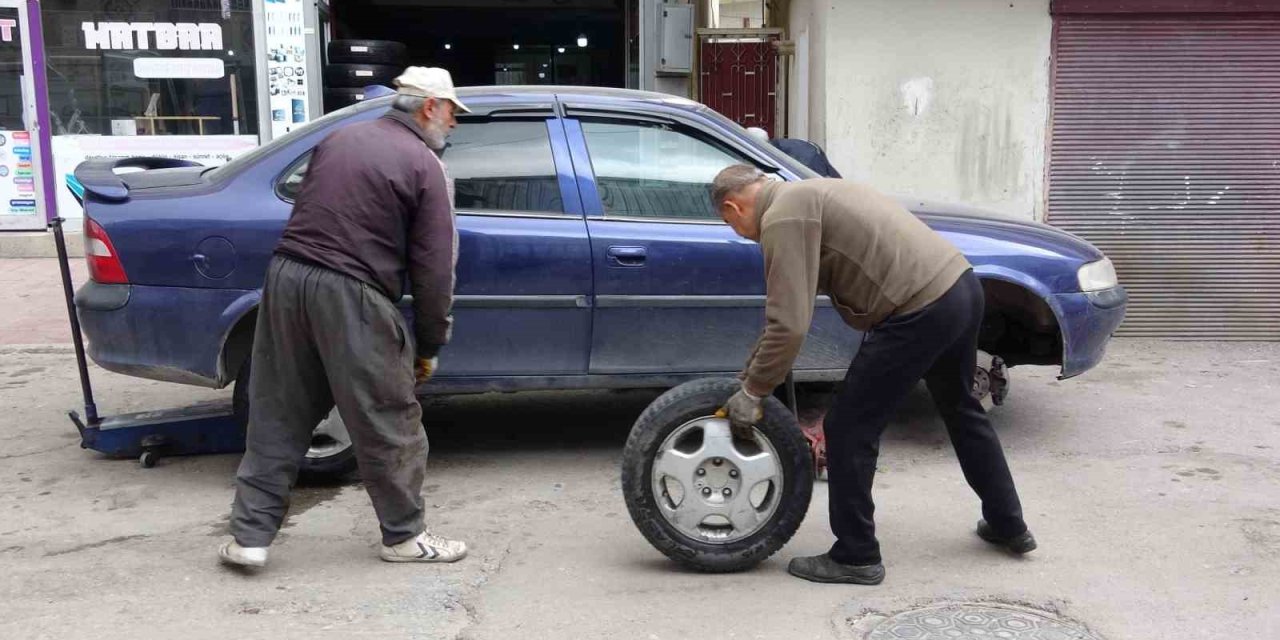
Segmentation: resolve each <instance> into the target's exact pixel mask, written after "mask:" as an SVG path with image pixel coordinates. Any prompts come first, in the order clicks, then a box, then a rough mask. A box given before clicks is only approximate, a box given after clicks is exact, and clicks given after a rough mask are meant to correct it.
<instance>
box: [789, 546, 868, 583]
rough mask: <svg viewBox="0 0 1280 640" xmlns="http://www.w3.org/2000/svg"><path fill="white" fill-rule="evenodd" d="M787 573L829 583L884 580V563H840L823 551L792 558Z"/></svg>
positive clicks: (811, 580)
mask: <svg viewBox="0 0 1280 640" xmlns="http://www.w3.org/2000/svg"><path fill="white" fill-rule="evenodd" d="M787 573H790V574H791V575H793V576H795V577H797V578H804V579H805V580H809V581H810V582H825V583H830V584H880V583H881V582H884V565H883V564H880V563H879V562H877V563H875V564H866V565H853V564H840V563H839V562H836V561H835V560H832V559H831V556H829V555H827V554H825V553H824V554H822V555H820V556H809V557H807V558H792V559H791V564H789V565H787Z"/></svg>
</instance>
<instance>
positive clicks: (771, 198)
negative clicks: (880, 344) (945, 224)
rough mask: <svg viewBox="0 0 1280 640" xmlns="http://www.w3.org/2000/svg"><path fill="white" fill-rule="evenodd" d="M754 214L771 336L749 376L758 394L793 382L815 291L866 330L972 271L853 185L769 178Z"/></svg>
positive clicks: (929, 233) (914, 221) (942, 242)
mask: <svg viewBox="0 0 1280 640" xmlns="http://www.w3.org/2000/svg"><path fill="white" fill-rule="evenodd" d="M756 211H757V212H758V213H759V215H760V216H761V219H760V230H761V231H760V246H761V248H762V249H763V250H764V268H765V281H766V286H767V287H768V301H767V302H766V304H765V318H766V326H765V329H764V334H763V335H761V336H760V340H759V341H758V342H757V343H756V347H755V349H754V350H753V351H752V353H751V359H750V360H748V361H747V367H746V370H745V371H744V372H743V380H744V384H745V386H746V389H747V391H748V392H749V393H751V394H752V395H757V396H764V395H767V394H769V393H772V392H773V389H774V388H775V387H777V386H778V385H779V384H781V383H782V381H783V380H784V379H785V378H786V376H787V372H788V371H790V370H791V367H792V365H793V364H794V363H795V359H796V356H797V355H798V354H799V353H800V348H801V347H802V346H803V345H804V338H805V335H807V334H808V332H809V324H810V323H811V322H812V320H813V306H814V298H815V297H816V296H817V294H819V293H825V294H827V295H829V296H831V302H832V304H833V305H834V306H835V309H836V311H837V312H839V314H840V317H841V318H843V319H844V321H845V322H846V323H847V324H849V325H850V326H852V327H853V328H855V329H858V330H859V331H868V330H870V329H871V328H872V327H874V326H875V325H877V324H879V323H880V322H882V321H883V320H885V319H886V318H888V317H890V316H893V315H900V314H905V313H911V312H912V311H918V310H920V309H923V308H924V307H926V306H928V305H929V304H930V303H932V302H933V301H935V300H937V299H938V298H940V297H942V295H943V294H945V293H946V292H947V290H949V289H950V288H951V286H952V285H954V284H955V283H956V281H957V280H958V279H959V278H960V276H961V275H963V274H964V272H965V271H966V270H968V269H969V268H970V267H969V262H968V260H965V257H964V255H963V254H961V253H960V251H959V250H958V249H956V248H955V246H954V245H952V244H951V243H950V242H947V240H946V239H944V238H943V237H942V236H940V235H938V234H937V233H936V232H934V231H933V230H932V229H930V228H929V227H928V226H926V225H925V224H924V223H923V222H921V221H920V220H919V219H918V218H916V217H915V215H914V214H912V213H911V212H910V211H907V210H906V209H905V208H903V207H902V205H900V204H898V203H897V202H895V201H894V200H892V199H891V198H888V197H886V196H884V195H883V194H881V193H879V192H877V191H875V190H874V189H871V188H870V187H867V186H865V185H861V184H857V183H854V182H849V181H846V180H834V179H813V180H805V181H802V182H792V183H781V182H767V183H765V184H764V186H763V187H762V188H761V189H760V194H759V197H758V200H757V201H756Z"/></svg>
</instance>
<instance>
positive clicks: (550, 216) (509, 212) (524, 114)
mask: <svg viewBox="0 0 1280 640" xmlns="http://www.w3.org/2000/svg"><path fill="white" fill-rule="evenodd" d="M501 112H502V113H504V114H506V113H508V112H517V113H511V115H509V116H507V117H502V118H493V117H491V116H490V115H489V114H481V115H477V116H468V117H466V118H459V122H461V121H463V120H464V119H465V120H471V121H473V122H484V121H493V120H499V121H501V120H508V121H510V120H518V121H525V120H527V121H529V122H539V123H544V124H545V123H546V122H547V121H551V120H555V119H556V117H555V115H554V114H550V112H547V115H545V116H544V115H543V114H544V112H543V111H541V110H537V111H526V110H523V109H518V108H517V109H510V110H506V109H503V110H501ZM547 140H548V143H550V141H551V132H550V131H547ZM315 150H316V148H315V147H311V148H309V149H307V150H306V151H304V152H303V153H302V154H301V155H299V156H298V157H296V158H294V159H293V160H291V161H290V162H289V164H287V165H285V168H284V169H283V170H281V171H280V173H278V174H276V176H275V179H274V180H273V181H272V182H273V184H274V186H273V187H272V192H273V193H275V195H276V197H277V198H279V199H280V200H282V201H284V202H285V203H286V204H289V205H293V204H296V202H297V199H296V198H290V197H288V196H286V195H285V194H284V191H283V189H284V183H285V180H286V178H287V177H288V176H289V175H290V174H292V173H293V172H294V170H295V169H297V167H298V165H300V164H301V163H303V162H310V160H311V154H313V153H315ZM551 154H552V163H553V165H554V161H555V149H554V148H553V149H552V150H551ZM551 177H554V178H556V179H557V182H558V179H559V171H558V170H557V172H556V173H555V174H553V175H552V176H551ZM455 182H456V179H455ZM561 195H562V196H563V194H561ZM566 209H568V207H566V206H564V203H563V202H562V203H561V211H534V210H526V209H474V208H471V207H458V206H454V207H453V211H454V213H456V214H459V215H469V216H485V217H495V218H497V217H501V218H539V219H544V220H564V219H566V218H568V219H579V220H581V219H582V216H581V215H579V214H575V213H572V212H570V211H567V210H566Z"/></svg>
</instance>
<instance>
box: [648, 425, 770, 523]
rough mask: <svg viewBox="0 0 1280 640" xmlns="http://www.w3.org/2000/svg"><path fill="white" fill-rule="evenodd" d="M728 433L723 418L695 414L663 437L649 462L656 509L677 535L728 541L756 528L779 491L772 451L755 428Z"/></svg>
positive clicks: (765, 516) (768, 443)
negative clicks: (740, 435) (741, 434)
mask: <svg viewBox="0 0 1280 640" xmlns="http://www.w3.org/2000/svg"><path fill="white" fill-rule="evenodd" d="M754 435H755V437H754V439H753V440H751V441H746V440H742V439H737V438H734V437H733V434H732V431H731V430H730V428H729V422H728V421H727V420H724V419H721V418H700V419H697V420H693V421H690V422H688V423H686V424H684V425H682V426H680V427H678V428H677V429H675V430H674V431H673V432H672V433H671V435H670V436H668V437H667V439H666V440H665V441H664V442H663V444H662V447H661V448H660V449H659V451H658V454H657V456H656V457H655V459H654V463H653V487H654V494H655V497H656V498H657V502H658V506H659V511H660V512H661V513H662V515H663V517H664V518H665V519H666V520H667V522H668V523H670V524H671V525H672V526H673V527H675V529H676V530H677V531H679V532H680V533H681V534H682V535H685V536H687V537H689V538H691V539H694V540H697V541H699V542H718V543H728V542H733V541H736V540H741V539H742V538H745V537H747V536H750V535H751V534H753V533H755V532H756V531H759V530H760V528H761V527H763V526H764V525H765V524H766V523H767V522H768V521H769V519H770V518H771V517H772V516H773V514H774V512H776V511H777V508H778V503H779V500H780V496H781V493H782V467H781V464H780V463H779V458H778V453H777V451H776V450H774V448H773V445H772V444H771V443H770V442H769V439H768V438H766V437H765V436H764V434H763V433H761V432H760V431H759V430H758V429H757V430H755V433H754Z"/></svg>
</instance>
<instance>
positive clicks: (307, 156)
mask: <svg viewBox="0 0 1280 640" xmlns="http://www.w3.org/2000/svg"><path fill="white" fill-rule="evenodd" d="M315 151H316V148H315V147H311V148H310V149H307V150H306V151H305V152H303V153H302V155H299V156H298V157H297V158H294V159H293V161H292V162H290V163H289V164H288V165H286V166H285V168H284V170H283V171H281V172H280V173H279V174H277V175H276V179H275V186H274V187H273V188H272V189H271V190H272V192H274V193H275V194H276V197H277V198H280V199H281V200H283V201H284V202H286V203H288V204H289V205H293V204H294V203H296V202H297V198H290V197H287V196H285V195H284V191H283V189H284V181H285V180H286V179H287V178H288V176H289V175H290V174H292V173H293V172H294V170H295V169H297V168H298V165H300V164H302V163H303V162H306V163H308V164H310V163H311V154H313V153H315Z"/></svg>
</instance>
